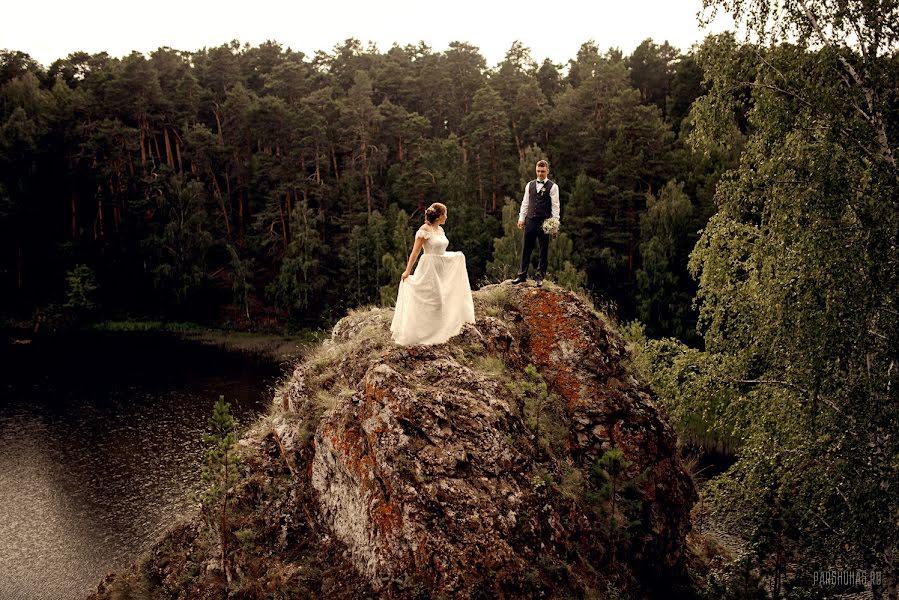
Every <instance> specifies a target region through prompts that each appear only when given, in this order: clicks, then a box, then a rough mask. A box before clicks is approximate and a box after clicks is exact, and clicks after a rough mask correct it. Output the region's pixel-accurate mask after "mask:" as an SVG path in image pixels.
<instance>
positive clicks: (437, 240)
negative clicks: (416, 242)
mask: <svg viewBox="0 0 899 600" xmlns="http://www.w3.org/2000/svg"><path fill="white" fill-rule="evenodd" d="M415 237H417V238H422V239H423V240H424V246H423V248H424V253H425V254H437V255H440V254H444V253H445V252H446V247H447V246H449V239H447V237H446V234H445V233H443V227H439V228H438V233H432V232H430V231H425V230H424V229H419V230H418V233H416V234H415Z"/></svg>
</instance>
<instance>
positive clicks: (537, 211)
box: [512, 160, 559, 287]
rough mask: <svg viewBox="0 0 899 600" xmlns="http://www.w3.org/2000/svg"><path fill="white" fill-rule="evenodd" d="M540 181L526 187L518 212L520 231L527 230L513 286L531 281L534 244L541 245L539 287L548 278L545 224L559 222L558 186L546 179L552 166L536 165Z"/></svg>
mask: <svg viewBox="0 0 899 600" xmlns="http://www.w3.org/2000/svg"><path fill="white" fill-rule="evenodd" d="M536 171H537V179H534V180H531V181H529V182H528V184H527V185H526V186H525V187H524V198H522V200H521V210H520V211H519V212H518V228H519V229H524V246H522V248H521V265H520V266H519V268H518V276H517V277H516V278H515V279H513V280H512V283H513V284H519V283H524V282H525V281H527V280H528V267H529V266H530V264H531V254H532V253H533V252H534V242H535V241H536V242H539V243H540V262H539V263H538V264H537V275H536V277H535V280H536V283H537V287H540V286H542V285H543V278H544V277H546V264H547V262H548V260H549V234H548V233H544V232H543V221H545V220H546V219H548V218H550V217H552V218H554V219H558V218H559V186H557V185H556V184H555V183H553V182H552V181H550V180H549V179H547V178H546V176H547V175H548V174H549V163H547V162H546V161H545V160H540V161H537V167H536Z"/></svg>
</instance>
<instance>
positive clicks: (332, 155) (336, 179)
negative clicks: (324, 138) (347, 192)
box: [331, 146, 340, 189]
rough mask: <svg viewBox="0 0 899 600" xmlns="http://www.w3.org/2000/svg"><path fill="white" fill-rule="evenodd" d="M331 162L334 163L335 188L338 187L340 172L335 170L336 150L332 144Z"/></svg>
mask: <svg viewBox="0 0 899 600" xmlns="http://www.w3.org/2000/svg"><path fill="white" fill-rule="evenodd" d="M331 162H332V163H334V180H335V181H336V182H337V188H338V189H340V172H339V171H338V170H337V152H335V151H334V146H331Z"/></svg>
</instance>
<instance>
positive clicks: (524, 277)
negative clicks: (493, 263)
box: [512, 275, 528, 285]
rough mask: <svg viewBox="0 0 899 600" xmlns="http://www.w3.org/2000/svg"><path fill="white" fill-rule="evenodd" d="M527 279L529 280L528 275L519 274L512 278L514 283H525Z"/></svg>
mask: <svg viewBox="0 0 899 600" xmlns="http://www.w3.org/2000/svg"><path fill="white" fill-rule="evenodd" d="M527 280H528V276H527V275H519V276H518V277H516V278H515V279H513V280H512V285H518V284H519V283H524V282H525V281H527Z"/></svg>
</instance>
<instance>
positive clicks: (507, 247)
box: [487, 198, 523, 282]
mask: <svg viewBox="0 0 899 600" xmlns="http://www.w3.org/2000/svg"><path fill="white" fill-rule="evenodd" d="M522 244H523V236H522V232H521V231H520V230H519V229H518V203H517V202H515V201H514V200H512V199H511V198H506V200H505V203H504V204H503V236H502V237H500V238H494V240H493V258H492V259H491V260H490V261H489V262H488V263H487V279H488V280H489V281H493V282H500V281H505V280H506V279H511V278H513V277H515V275H516V274H517V273H518V266H519V262H520V261H521V247H522Z"/></svg>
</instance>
